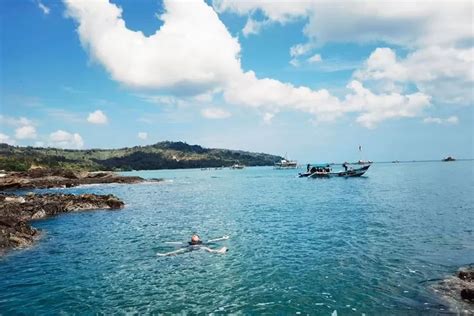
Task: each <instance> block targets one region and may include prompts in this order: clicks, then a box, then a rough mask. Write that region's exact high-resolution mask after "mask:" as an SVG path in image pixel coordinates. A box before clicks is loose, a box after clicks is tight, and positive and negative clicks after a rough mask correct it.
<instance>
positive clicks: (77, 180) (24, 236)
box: [0, 168, 162, 256]
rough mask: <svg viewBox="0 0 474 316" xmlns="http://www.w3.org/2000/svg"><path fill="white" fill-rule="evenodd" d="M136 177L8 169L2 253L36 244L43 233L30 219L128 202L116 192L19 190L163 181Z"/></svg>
mask: <svg viewBox="0 0 474 316" xmlns="http://www.w3.org/2000/svg"><path fill="white" fill-rule="evenodd" d="M159 181H162V180H161V179H152V180H145V179H143V178H141V177H136V176H121V175H118V174H115V173H113V172H80V173H75V172H72V171H68V170H59V169H56V170H51V169H42V168H40V169H33V170H30V171H28V172H8V173H4V174H2V176H1V177H0V256H2V255H4V254H5V253H6V252H7V251H9V250H11V249H15V248H25V247H28V246H30V245H32V244H33V243H34V242H35V241H36V240H37V239H38V238H39V237H40V235H41V232H40V231H39V230H38V229H36V228H34V227H32V226H31V225H30V221H32V220H37V219H42V218H47V217H53V216H56V215H59V214H63V213H69V212H76V211H92V210H99V209H108V210H118V209H121V208H123V207H124V205H125V203H124V202H123V201H122V200H120V199H119V198H118V197H116V196H115V195H112V194H108V195H99V194H79V195H75V194H65V193H59V192H58V193H46V194H36V193H34V192H27V193H26V194H17V193H18V192H12V191H17V190H26V189H28V190H30V189H49V188H71V187H76V186H80V185H95V184H97V185H100V184H110V183H122V184H137V183H143V182H159Z"/></svg>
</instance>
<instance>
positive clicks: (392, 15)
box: [213, 0, 474, 104]
mask: <svg viewBox="0 0 474 316" xmlns="http://www.w3.org/2000/svg"><path fill="white" fill-rule="evenodd" d="M213 3H214V6H215V7H216V8H217V9H218V10H219V12H234V13H236V14H239V15H248V16H250V18H251V17H252V15H253V14H254V13H255V12H259V13H260V14H261V15H263V17H264V18H265V19H266V21H267V23H272V22H273V23H281V24H283V23H289V22H292V21H294V20H296V19H301V20H303V19H304V21H306V25H305V26H304V28H303V32H304V34H305V35H306V36H307V38H308V42H307V43H302V44H298V45H296V46H294V47H292V49H291V50H290V54H291V56H292V57H294V56H297V55H299V54H305V53H307V52H308V51H309V50H305V49H303V48H305V47H317V46H321V45H324V44H325V43H328V42H331V43H334V42H336V43H358V44H361V43H373V42H383V43H386V44H389V45H395V46H400V47H402V48H404V49H406V50H407V51H408V56H407V57H405V58H402V59H401V60H399V59H398V58H397V56H396V54H395V52H394V51H393V50H391V49H389V48H381V49H377V50H375V51H374V52H373V54H372V55H371V57H370V58H369V60H368V61H367V65H366V68H365V69H363V70H362V72H359V73H358V76H356V78H357V79H359V80H384V81H390V82H384V83H379V84H378V86H379V88H380V87H383V89H382V90H385V91H390V89H392V91H397V92H401V91H402V87H401V85H406V84H410V83H414V84H415V85H416V87H417V88H418V89H419V90H420V91H421V92H423V93H427V94H429V95H431V96H432V97H433V100H435V101H439V102H444V103H458V104H459V103H463V104H472V103H473V100H474V92H473V90H474V89H472V85H473V77H474V61H473V58H474V51H473V44H472V43H473V42H474V32H473V29H472V21H473V20H472V12H474V2H472V1H469V0H458V1H449V0H440V1H434V2H433V1H430V0H420V1H401V2H400V1H369V0H347V1H345V2H344V5H342V4H341V3H340V2H338V1H332V0H309V1H302V2H296V3H295V2H291V1H284V2H278V5H277V6H275V5H274V2H273V1H267V0H261V1H231V0H214V2H213ZM364 72H365V73H364Z"/></svg>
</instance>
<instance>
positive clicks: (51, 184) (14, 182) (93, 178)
mask: <svg viewBox="0 0 474 316" xmlns="http://www.w3.org/2000/svg"><path fill="white" fill-rule="evenodd" d="M144 181H145V179H143V178H140V177H129V176H121V175H119V174H116V173H114V172H102V171H101V172H73V171H70V170H52V169H32V170H30V171H27V172H9V173H6V174H5V175H4V176H3V177H0V191H2V190H7V189H46V188H70V187H75V186H78V185H82V184H98V183H140V182H144ZM147 181H150V180H147ZM151 181H159V179H153V180H151Z"/></svg>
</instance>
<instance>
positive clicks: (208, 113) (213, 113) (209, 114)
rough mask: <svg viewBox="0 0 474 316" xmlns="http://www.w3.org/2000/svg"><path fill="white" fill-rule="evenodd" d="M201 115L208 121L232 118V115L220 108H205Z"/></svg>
mask: <svg viewBox="0 0 474 316" xmlns="http://www.w3.org/2000/svg"><path fill="white" fill-rule="evenodd" d="M201 115H202V116H203V117H205V118H207V119H212V120H216V119H225V118H228V117H230V116H231V115H232V114H231V113H230V112H228V111H226V110H223V109H219V108H205V109H202V110H201Z"/></svg>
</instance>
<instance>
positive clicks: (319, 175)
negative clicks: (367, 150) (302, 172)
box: [308, 165, 370, 178]
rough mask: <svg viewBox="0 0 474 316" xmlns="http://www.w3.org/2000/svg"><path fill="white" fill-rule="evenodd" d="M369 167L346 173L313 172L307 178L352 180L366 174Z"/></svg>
mask: <svg viewBox="0 0 474 316" xmlns="http://www.w3.org/2000/svg"><path fill="white" fill-rule="evenodd" d="M369 167H370V165H367V166H364V167H362V168H358V169H351V170H347V171H340V172H314V173H312V174H310V175H308V177H309V178H333V177H343V178H352V177H360V176H362V175H363V174H364V173H366V172H367V170H368V169H369Z"/></svg>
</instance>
